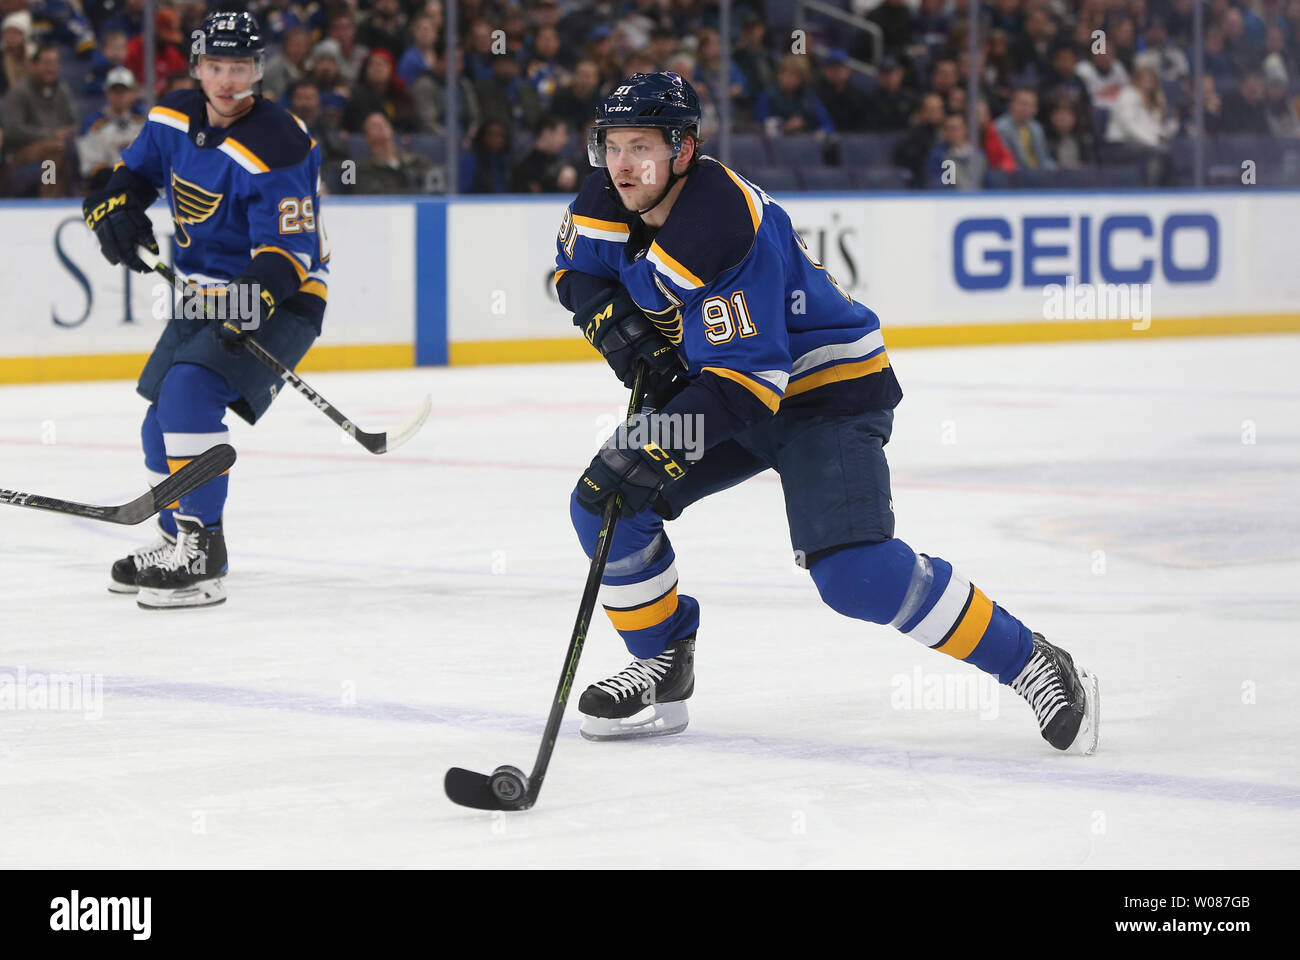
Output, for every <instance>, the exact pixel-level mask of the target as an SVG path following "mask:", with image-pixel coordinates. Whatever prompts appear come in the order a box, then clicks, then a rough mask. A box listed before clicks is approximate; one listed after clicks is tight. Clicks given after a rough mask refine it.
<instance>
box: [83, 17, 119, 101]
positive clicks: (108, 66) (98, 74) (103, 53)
mask: <svg viewBox="0 0 1300 960" xmlns="http://www.w3.org/2000/svg"><path fill="white" fill-rule="evenodd" d="M124 66H126V34H125V33H123V32H122V31H121V30H110V31H109V32H108V33H106V34H104V36H103V37H102V38H101V39H100V42H99V46H98V47H97V48H96V49H95V52H94V53H92V54H91V55H90V77H89V79H88V80H87V81H86V90H85V92H86V93H87V94H89V95H90V96H95V97H97V96H100V95H101V94H102V93H103V92H104V82H105V79H106V78H107V77H108V72H109V71H110V70H112V69H113V68H114V67H124Z"/></svg>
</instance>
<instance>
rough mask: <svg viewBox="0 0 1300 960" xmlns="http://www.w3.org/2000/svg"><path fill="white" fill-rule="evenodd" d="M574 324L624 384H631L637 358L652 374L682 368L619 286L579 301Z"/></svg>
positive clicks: (669, 345)
mask: <svg viewBox="0 0 1300 960" xmlns="http://www.w3.org/2000/svg"><path fill="white" fill-rule="evenodd" d="M573 323H574V325H575V326H578V327H581V328H582V333H583V335H584V336H585V337H586V338H587V340H588V342H590V343H591V345H592V346H593V347H595V348H596V349H597V350H599V351H600V355H601V356H602V357H604V358H605V362H606V363H608V364H609V365H610V367H611V368H612V369H613V371H614V375H615V376H616V377H618V378H619V379H620V380H622V381H623V386H625V387H631V386H632V378H633V376H634V375H635V373H636V362H637V360H644V361H645V362H646V364H647V365H648V366H649V367H650V371H651V373H652V374H666V373H670V372H671V371H674V370H681V369H683V364H682V363H681V361H680V360H678V358H677V351H676V349H675V348H674V347H673V345H672V344H671V343H669V342H668V340H667V338H666V337H664V335H663V334H662V333H660V332H659V331H658V329H656V327H655V325H654V323H653V322H652V321H651V320H650V318H649V317H647V316H646V315H645V314H644V313H642V312H641V308H640V307H638V306H637V305H636V302H635V301H634V300H633V299H632V297H631V296H630V295H629V294H628V292H627V291H626V290H624V289H623V288H622V287H610V288H609V289H607V290H605V291H604V292H602V293H601V294H600V295H599V296H596V297H593V298H592V299H590V300H588V301H587V302H586V303H584V304H582V306H580V307H578V309H577V311H576V312H575V313H574V315H573Z"/></svg>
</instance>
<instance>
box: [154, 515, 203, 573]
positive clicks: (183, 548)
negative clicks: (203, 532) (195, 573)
mask: <svg viewBox="0 0 1300 960" xmlns="http://www.w3.org/2000/svg"><path fill="white" fill-rule="evenodd" d="M198 555H199V531H198V530H186V529H185V528H184V527H181V526H178V527H177V529H176V545H175V546H174V547H172V552H171V555H170V556H168V557H164V558H163V559H161V560H159V561H158V566H160V567H162V568H163V569H165V570H189V568H190V561H192V560H193V559H194V558H195V557H197V556H198Z"/></svg>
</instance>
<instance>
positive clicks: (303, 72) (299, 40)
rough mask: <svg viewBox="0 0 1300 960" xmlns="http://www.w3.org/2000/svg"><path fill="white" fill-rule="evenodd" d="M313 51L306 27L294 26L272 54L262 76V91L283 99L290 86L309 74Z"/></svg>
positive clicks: (274, 97)
mask: <svg viewBox="0 0 1300 960" xmlns="http://www.w3.org/2000/svg"><path fill="white" fill-rule="evenodd" d="M310 53H311V34H310V33H308V32H307V28H306V27H292V28H291V29H290V30H289V31H288V32H286V33H285V35H284V41H283V43H281V44H280V49H279V50H278V51H277V52H276V53H274V54H272V55H271V56H270V57H269V58H268V61H267V64H266V73H265V75H264V76H263V77H262V93H263V95H265V96H267V97H270V98H271V99H272V100H283V99H284V95H285V93H286V92H288V90H289V88H290V87H291V86H293V85H294V84H295V83H297V82H298V81H299V80H302V79H305V78H306V76H307V74H308V72H309V71H308V69H307V57H308V56H309V55H310Z"/></svg>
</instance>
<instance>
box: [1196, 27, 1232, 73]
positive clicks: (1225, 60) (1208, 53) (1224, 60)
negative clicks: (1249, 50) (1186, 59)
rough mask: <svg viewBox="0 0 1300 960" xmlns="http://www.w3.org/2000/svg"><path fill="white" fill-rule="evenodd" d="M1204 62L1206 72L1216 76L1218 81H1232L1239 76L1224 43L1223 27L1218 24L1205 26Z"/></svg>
mask: <svg viewBox="0 0 1300 960" xmlns="http://www.w3.org/2000/svg"><path fill="white" fill-rule="evenodd" d="M1202 58H1203V60H1202V63H1203V66H1204V70H1205V72H1206V73H1208V74H1210V75H1211V76H1213V77H1214V79H1215V82H1216V83H1222V82H1223V81H1224V80H1228V81H1232V80H1233V79H1234V78H1235V77H1236V76H1237V68H1236V65H1235V64H1234V63H1233V62H1232V57H1231V56H1229V55H1228V51H1227V50H1226V49H1225V48H1224V44H1223V28H1222V27H1220V26H1218V25H1217V24H1206V26H1205V52H1204V53H1203V54H1202Z"/></svg>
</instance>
